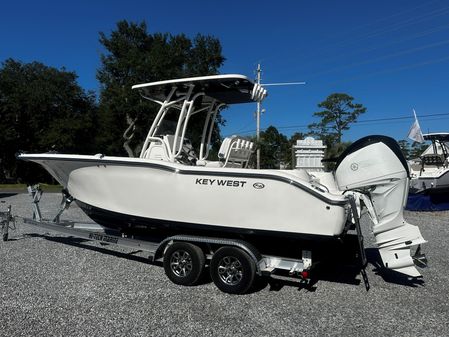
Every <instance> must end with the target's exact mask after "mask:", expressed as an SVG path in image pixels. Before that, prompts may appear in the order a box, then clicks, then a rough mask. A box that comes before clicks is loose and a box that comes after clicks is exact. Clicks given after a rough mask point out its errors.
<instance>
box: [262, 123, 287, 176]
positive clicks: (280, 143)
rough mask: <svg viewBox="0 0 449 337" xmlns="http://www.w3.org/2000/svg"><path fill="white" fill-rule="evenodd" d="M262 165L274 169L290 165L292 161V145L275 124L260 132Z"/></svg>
mask: <svg viewBox="0 0 449 337" xmlns="http://www.w3.org/2000/svg"><path fill="white" fill-rule="evenodd" d="M258 146H259V148H260V167H261V168H264V169H274V168H280V167H285V166H289V165H290V163H291V146H290V143H289V141H288V139H287V137H286V136H285V135H283V134H282V133H280V132H279V131H278V130H277V129H276V128H275V127H274V126H269V127H268V128H267V129H266V130H265V131H262V132H261V133H260V142H259V144H258Z"/></svg>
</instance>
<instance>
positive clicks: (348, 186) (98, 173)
mask: <svg viewBox="0 0 449 337" xmlns="http://www.w3.org/2000/svg"><path fill="white" fill-rule="evenodd" d="M133 89H136V90H139V91H140V93H141V95H142V97H144V98H146V99H148V100H150V101H152V102H155V103H157V104H159V105H160V106H161V107H160V110H159V112H158V114H157V116H156V117H155V119H154V122H153V124H152V126H151V128H150V130H149V132H148V135H147V137H146V139H145V141H144V144H143V147H142V150H141V153H140V157H139V158H128V157H111V156H106V155H103V154H97V155H76V154H72V155H70V154H54V153H40V154H21V155H19V157H18V158H19V159H22V160H28V161H33V162H36V163H39V164H40V165H42V166H43V167H44V168H45V169H47V171H48V172H49V173H50V174H51V175H52V176H53V177H54V178H55V179H56V180H57V181H58V182H59V183H60V184H61V185H63V186H64V188H66V189H67V191H68V193H69V194H70V195H71V196H72V197H73V198H74V199H75V200H76V202H77V203H78V204H79V205H80V207H81V208H82V209H83V210H84V211H85V212H86V214H87V215H88V216H90V217H91V218H92V219H93V220H94V221H96V222H97V223H99V224H101V225H103V226H105V227H107V228H114V229H119V230H121V231H122V232H124V233H128V234H130V233H131V234H132V233H136V232H148V233H150V232H151V233H152V234H153V235H154V234H160V235H162V236H167V235H172V234H195V235H208V236H215V237H233V238H236V237H237V238H243V239H245V240H247V241H249V242H251V241H252V240H253V239H255V238H269V239H271V238H273V239H275V238H277V240H280V241H281V242H282V240H305V241H308V242H309V241H318V240H319V241H320V242H322V240H331V239H335V238H338V237H341V236H343V235H345V233H346V231H347V230H348V227H349V226H348V224H349V225H350V224H351V223H352V222H353V221H354V219H352V217H351V212H350V204H349V198H350V197H351V196H352V197H354V198H356V200H357V201H358V203H359V204H361V205H364V207H366V208H367V209H368V211H369V214H370V216H371V218H372V220H373V222H374V227H373V230H374V235H375V238H376V243H377V245H378V247H379V249H380V254H381V257H382V259H383V262H384V265H385V267H387V268H390V269H393V270H396V271H398V272H400V273H403V274H406V275H408V276H413V277H415V276H420V273H419V272H418V271H417V269H416V268H415V265H414V260H415V259H414V258H413V257H412V256H411V248H413V247H419V245H420V244H422V243H424V242H425V240H424V239H423V237H422V236H421V233H420V231H419V229H418V227H416V226H413V225H410V224H408V223H407V222H406V221H405V220H404V218H403V207H404V204H405V200H406V196H407V193H408V186H409V179H408V174H409V172H408V165H407V162H406V160H405V158H404V157H403V155H402V153H401V151H400V149H399V146H398V145H397V143H396V142H395V141H394V140H393V139H391V138H388V137H384V136H370V137H365V138H363V139H361V140H359V141H357V142H355V143H354V144H353V145H352V146H351V147H350V148H348V149H347V151H346V152H345V153H344V154H343V155H342V156H341V157H340V159H339V161H338V162H337V166H336V169H335V170H334V172H328V173H320V175H319V176H318V175H311V174H309V173H307V172H306V171H304V170H257V169H253V168H250V167H249V165H248V162H249V159H250V156H251V154H252V152H253V150H254V144H253V143H252V142H251V141H249V140H247V139H244V138H242V137H237V136H233V137H227V138H225V139H224V140H223V142H222V144H221V147H220V150H219V154H218V158H210V148H211V146H210V141H211V134H212V130H213V127H214V121H215V118H216V116H217V112H218V111H220V109H222V108H223V107H224V106H225V105H232V104H239V103H251V102H257V101H260V100H262V99H263V98H264V97H265V96H266V91H265V89H263V88H262V87H261V86H259V85H258V84H254V83H253V82H252V81H251V80H249V79H248V78H247V77H245V76H242V75H217V76H205V77H195V78H184V79H175V80H168V81H160V82H154V83H145V84H139V85H135V86H133ZM195 114H203V116H204V127H203V130H202V133H201V141H200V144H201V145H200V146H199V148H198V149H196V151H197V155H196V154H193V151H192V149H191V146H190V143H189V142H187V141H186V139H187V135H188V130H189V129H188V126H189V120H190V118H191V116H193V115H195ZM170 121H171V122H170ZM173 121H175V122H174V123H173ZM170 125H172V126H173V128H172V129H171V130H170V128H169V126H170Z"/></svg>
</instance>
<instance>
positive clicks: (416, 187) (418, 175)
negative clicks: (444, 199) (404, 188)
mask: <svg viewBox="0 0 449 337" xmlns="http://www.w3.org/2000/svg"><path fill="white" fill-rule="evenodd" d="M411 173H412V179H411V180H410V193H442V192H446V191H449V168H447V167H441V168H426V170H425V171H424V172H420V171H418V172H416V171H412V172H411Z"/></svg>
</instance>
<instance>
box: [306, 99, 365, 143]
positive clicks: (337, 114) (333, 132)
mask: <svg viewBox="0 0 449 337" xmlns="http://www.w3.org/2000/svg"><path fill="white" fill-rule="evenodd" d="M353 100H354V98H353V97H351V96H349V95H347V94H339V93H334V94H331V95H329V96H328V97H327V98H326V100H325V101H323V102H321V103H319V104H318V107H319V108H323V110H321V111H318V112H315V113H314V114H313V115H314V116H316V117H319V118H321V120H320V121H319V122H317V123H313V124H310V125H309V129H310V130H311V133H312V134H313V135H316V136H317V138H321V139H323V137H326V138H327V139H329V141H328V142H329V144H335V143H341V137H342V134H343V131H345V130H349V127H350V124H352V123H354V122H356V120H357V118H358V116H359V115H360V114H363V113H365V112H366V108H365V107H364V106H363V105H362V104H356V103H353Z"/></svg>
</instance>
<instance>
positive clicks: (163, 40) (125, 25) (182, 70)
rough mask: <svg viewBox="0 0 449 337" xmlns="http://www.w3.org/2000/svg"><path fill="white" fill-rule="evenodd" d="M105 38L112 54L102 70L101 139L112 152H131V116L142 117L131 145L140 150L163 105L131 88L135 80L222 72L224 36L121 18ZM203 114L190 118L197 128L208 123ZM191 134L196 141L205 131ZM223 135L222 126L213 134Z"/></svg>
mask: <svg viewBox="0 0 449 337" xmlns="http://www.w3.org/2000/svg"><path fill="white" fill-rule="evenodd" d="M100 43H101V44H102V45H103V46H104V47H105V49H106V51H107V53H106V54H103V55H101V63H102V64H101V67H100V69H99V70H98V73H97V78H98V80H99V81H100V83H101V96H100V113H99V120H100V125H101V129H100V132H99V135H98V138H97V139H98V142H99V147H100V148H101V149H102V150H101V151H104V152H106V153H107V154H109V155H123V154H125V151H124V149H123V142H124V139H123V138H122V134H123V132H124V131H125V130H126V129H127V127H128V125H129V124H127V117H129V118H130V119H133V120H136V129H135V132H134V137H133V139H132V141H131V142H130V147H131V148H132V150H133V152H134V154H137V152H138V151H139V149H140V147H141V143H142V142H143V140H144V138H145V136H146V133H147V131H148V129H149V126H150V125H151V122H152V121H153V120H154V117H155V115H156V112H157V109H158V108H159V106H156V105H155V104H153V103H150V102H148V101H146V100H144V99H142V98H141V97H140V96H139V93H138V92H137V91H133V90H131V86H132V85H134V84H138V83H146V82H153V81H160V80H167V79H172V78H182V77H190V76H205V75H212V74H216V73H218V69H219V67H220V66H221V65H222V64H223V62H224V57H223V56H222V54H221V45H220V42H219V41H218V39H216V38H213V37H210V36H203V35H197V36H196V37H195V38H193V39H190V38H188V37H186V36H185V35H184V34H179V35H170V34H161V33H155V34H149V33H148V32H147V26H146V24H145V22H141V23H133V22H131V23H130V22H127V21H120V22H118V23H117V27H116V29H115V30H114V31H113V32H112V33H111V34H110V35H109V36H106V34H104V33H100ZM199 115H201V116H199ZM199 115H194V116H193V117H192V118H191V120H190V125H191V126H192V127H191V129H192V130H195V129H199V128H201V127H202V123H203V118H204V114H199ZM218 121H221V118H218ZM190 137H192V138H191V141H192V143H193V144H194V146H196V145H197V144H198V142H199V138H200V135H199V133H198V134H193V135H190ZM217 138H219V130H218V127H216V128H215V132H214V137H213V139H217Z"/></svg>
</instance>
